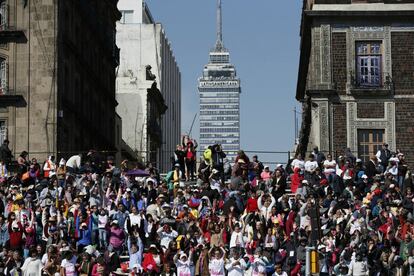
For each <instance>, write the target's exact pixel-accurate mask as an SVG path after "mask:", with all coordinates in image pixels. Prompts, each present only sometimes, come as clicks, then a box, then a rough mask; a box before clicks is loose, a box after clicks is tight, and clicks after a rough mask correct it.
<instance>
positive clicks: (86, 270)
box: [78, 253, 92, 276]
mask: <svg viewBox="0 0 414 276" xmlns="http://www.w3.org/2000/svg"><path fill="white" fill-rule="evenodd" d="M78 271H79V276H88V275H89V274H90V273H91V271H92V262H91V257H90V256H89V254H88V253H83V254H82V261H81V263H80V265H79V268H78Z"/></svg>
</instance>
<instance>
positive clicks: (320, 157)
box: [312, 147, 326, 165]
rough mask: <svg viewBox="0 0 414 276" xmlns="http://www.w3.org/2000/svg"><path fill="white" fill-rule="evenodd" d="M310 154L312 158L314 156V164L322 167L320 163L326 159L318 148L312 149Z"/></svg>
mask: <svg viewBox="0 0 414 276" xmlns="http://www.w3.org/2000/svg"><path fill="white" fill-rule="evenodd" d="M312 154H313V156H315V160H316V162H318V164H319V165H322V163H323V162H324V161H325V159H326V158H325V154H323V152H320V151H319V148H318V147H314V148H313V152H312Z"/></svg>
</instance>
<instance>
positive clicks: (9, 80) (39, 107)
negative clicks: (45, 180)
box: [0, 0, 120, 158]
mask: <svg viewBox="0 0 414 276" xmlns="http://www.w3.org/2000/svg"><path fill="white" fill-rule="evenodd" d="M0 2H1V11H0V15H1V28H2V29H5V30H23V31H24V33H25V36H26V38H27V43H24V44H18V43H13V42H10V43H7V44H2V45H0V65H1V66H0V79H1V81H0V82H1V92H0V94H8V95H22V96H23V97H24V99H25V101H26V102H27V105H26V107H24V108H16V107H7V108H3V109H0V128H1V129H2V134H3V135H4V137H7V138H8V139H9V140H10V147H11V149H12V150H13V153H15V154H16V155H18V154H19V153H20V152H21V151H23V150H26V151H28V152H29V154H30V155H31V156H36V157H38V158H43V157H46V156H47V155H49V154H54V155H59V156H70V155H72V154H74V153H76V154H77V153H79V152H81V151H87V150H89V149H91V148H94V149H96V150H102V151H107V152H110V153H112V154H114V153H115V152H116V136H117V135H116V132H115V119H116V113H115V107H116V105H117V103H116V100H115V68H116V67H117V66H118V63H119V50H118V48H117V47H116V44H115V22H116V21H117V20H119V18H120V13H119V11H118V9H117V7H116V6H117V2H118V1H117V0H90V1H80V0H76V1H57V0H31V1H21V0H3V1H0ZM0 97H1V96H0ZM0 101H1V98H0Z"/></svg>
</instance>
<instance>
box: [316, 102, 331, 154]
mask: <svg viewBox="0 0 414 276" xmlns="http://www.w3.org/2000/svg"><path fill="white" fill-rule="evenodd" d="M318 104H319V125H320V127H319V135H320V138H319V139H320V140H319V141H320V145H319V148H320V149H321V150H323V151H328V150H329V119H328V116H329V114H328V108H329V105H328V102H327V101H324V102H319V103H318Z"/></svg>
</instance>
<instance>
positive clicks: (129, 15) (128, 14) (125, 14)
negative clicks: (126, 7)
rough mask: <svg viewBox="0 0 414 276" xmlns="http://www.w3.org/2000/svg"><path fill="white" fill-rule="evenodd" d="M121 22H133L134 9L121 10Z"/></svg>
mask: <svg viewBox="0 0 414 276" xmlns="http://www.w3.org/2000/svg"><path fill="white" fill-rule="evenodd" d="M121 14H122V17H121V23H122V24H131V23H133V22H134V11H121Z"/></svg>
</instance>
